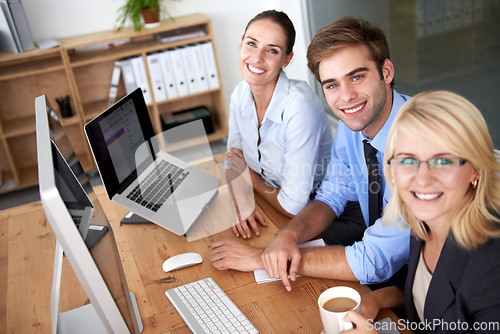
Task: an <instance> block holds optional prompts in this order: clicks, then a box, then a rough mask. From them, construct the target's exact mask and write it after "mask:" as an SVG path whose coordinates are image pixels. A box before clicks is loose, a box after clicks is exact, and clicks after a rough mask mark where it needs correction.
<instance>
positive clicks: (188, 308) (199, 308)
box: [165, 277, 259, 333]
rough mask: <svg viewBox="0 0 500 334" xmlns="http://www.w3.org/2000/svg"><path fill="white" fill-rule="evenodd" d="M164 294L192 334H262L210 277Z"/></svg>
mask: <svg viewBox="0 0 500 334" xmlns="http://www.w3.org/2000/svg"><path fill="white" fill-rule="evenodd" d="M165 295H167V297H168V299H169V300H170V302H171V303H172V304H173V305H174V307H175V308H176V310H177V311H178V312H179V314H180V315H181V317H182V319H183V320H184V322H185V323H186V324H187V325H188V327H189V329H190V330H191V331H192V332H193V333H259V331H258V330H257V329H256V328H255V326H254V325H253V324H252V323H251V322H250V321H249V320H248V319H247V317H246V316H245V315H244V314H243V313H242V312H241V311H240V309H239V308H238V307H237V306H236V305H235V304H234V303H233V302H232V300H231V299H229V297H228V296H227V295H226V293H225V292H224V291H223V290H222V289H221V288H220V287H219V286H218V285H217V283H215V281H214V280H213V279H212V278H211V277H207V278H204V279H202V280H199V281H196V282H193V283H188V284H185V285H182V286H179V287H176V288H173V289H170V290H167V291H166V292H165Z"/></svg>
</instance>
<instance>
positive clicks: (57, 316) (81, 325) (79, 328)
mask: <svg viewBox="0 0 500 334" xmlns="http://www.w3.org/2000/svg"><path fill="white" fill-rule="evenodd" d="M106 231H107V230H106ZM63 257H64V251H63V249H62V247H61V244H59V241H56V247H55V255H54V272H53V278H52V292H51V296H50V316H51V325H52V333H53V334H56V333H57V334H66V333H68V334H87V333H92V334H101V333H102V334H108V331H107V330H106V327H105V326H104V324H103V323H102V321H101V318H99V315H98V314H97V311H96V310H95V308H94V305H92V304H91V303H89V304H87V305H84V306H80V307H77V308H75V309H72V310H70V311H66V312H58V309H59V296H60V292H61V277H62V266H63ZM129 293H130V300H131V301H132V309H133V311H134V315H133V316H135V319H136V324H137V326H138V329H136V330H139V333H142V331H143V330H144V325H143V324H142V320H141V316H140V313H139V307H138V306H137V300H136V299H135V295H134V293H133V292H132V291H129ZM56 328H57V330H56Z"/></svg>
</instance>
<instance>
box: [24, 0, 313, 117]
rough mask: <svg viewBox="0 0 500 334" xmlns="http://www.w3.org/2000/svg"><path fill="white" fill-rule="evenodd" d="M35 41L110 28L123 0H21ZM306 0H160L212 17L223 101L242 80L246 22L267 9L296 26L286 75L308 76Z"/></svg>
mask: <svg viewBox="0 0 500 334" xmlns="http://www.w3.org/2000/svg"><path fill="white" fill-rule="evenodd" d="M22 1H23V6H24V9H25V12H26V16H27V19H28V22H29V25H30V30H31V33H32V35H33V39H34V40H35V41H38V40H42V39H45V38H49V37H55V38H61V37H68V36H73V35H80V34H86V33H91V32H96V31H101V30H108V29H113V28H114V27H115V26H116V18H117V11H118V8H120V6H122V5H123V3H124V2H125V1H124V0H22ZM304 1H305V0H247V1H242V0H182V1H173V0H165V1H164V2H163V3H164V5H165V6H166V7H167V9H168V11H169V13H170V14H171V15H172V16H180V15H186V14H191V13H202V14H204V15H206V16H208V17H210V18H211V19H212V25H213V28H214V32H215V45H216V48H217V53H218V59H219V65H220V71H221V77H222V85H223V89H224V96H225V100H226V106H227V108H229V98H230V95H231V92H232V90H233V88H234V86H236V85H237V84H238V83H239V82H240V81H241V80H242V78H241V73H240V71H239V67H238V50H239V44H240V40H241V35H242V34H243V31H244V29H245V26H246V23H247V22H248V21H249V20H250V19H251V18H252V17H253V16H255V15H256V14H257V13H259V12H261V11H263V10H266V9H276V10H282V11H284V12H286V13H287V14H288V15H289V16H290V18H291V20H292V21H293V23H294V25H295V28H296V30H297V40H296V46H295V48H294V51H295V57H294V59H293V61H292V63H291V65H290V66H289V67H288V68H287V69H286V72H287V74H288V76H289V77H291V78H296V79H301V80H307V79H308V75H309V74H308V70H307V66H306V60H305V54H306V49H307V45H308V42H306V38H305V34H304V31H305V25H304V24H303V16H302V7H303V2H304Z"/></svg>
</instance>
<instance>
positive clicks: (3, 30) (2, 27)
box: [0, 2, 20, 53]
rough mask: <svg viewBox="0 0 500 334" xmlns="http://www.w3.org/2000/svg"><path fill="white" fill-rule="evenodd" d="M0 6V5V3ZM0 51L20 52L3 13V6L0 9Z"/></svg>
mask: <svg viewBox="0 0 500 334" xmlns="http://www.w3.org/2000/svg"><path fill="white" fill-rule="evenodd" d="M0 4H2V2H0ZM0 50H5V51H10V52H14V53H19V52H20V50H19V47H18V44H17V43H16V40H15V37H14V33H13V32H12V30H11V28H10V25H9V22H8V21H7V15H6V14H5V13H4V9H3V4H2V9H0Z"/></svg>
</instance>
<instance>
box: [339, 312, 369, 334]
mask: <svg viewBox="0 0 500 334" xmlns="http://www.w3.org/2000/svg"><path fill="white" fill-rule="evenodd" d="M344 321H350V322H352V323H353V324H354V325H356V328H354V329H351V330H348V331H343V332H341V333H344V334H354V333H357V334H376V333H378V331H377V330H376V329H375V326H374V325H373V320H371V319H367V318H365V317H363V316H362V315H361V314H359V313H358V312H356V311H352V310H351V311H349V312H348V313H347V314H346V316H345V317H344Z"/></svg>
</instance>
